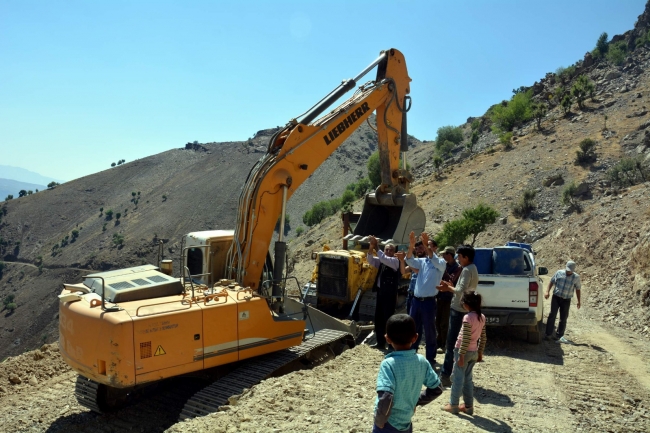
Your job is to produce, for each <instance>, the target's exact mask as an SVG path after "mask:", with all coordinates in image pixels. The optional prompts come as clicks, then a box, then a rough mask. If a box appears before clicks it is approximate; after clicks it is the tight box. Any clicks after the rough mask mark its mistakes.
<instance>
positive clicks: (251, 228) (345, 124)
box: [228, 49, 411, 296]
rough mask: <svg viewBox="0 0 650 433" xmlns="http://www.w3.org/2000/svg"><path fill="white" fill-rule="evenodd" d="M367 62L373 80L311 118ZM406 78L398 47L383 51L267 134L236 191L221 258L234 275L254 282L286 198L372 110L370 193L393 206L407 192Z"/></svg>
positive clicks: (353, 82) (350, 83)
mask: <svg viewBox="0 0 650 433" xmlns="http://www.w3.org/2000/svg"><path fill="white" fill-rule="evenodd" d="M374 66H377V77H376V79H375V80H374V81H370V82H368V83H365V84H363V85H361V86H360V87H359V88H358V89H357V91H356V92H355V94H354V95H353V96H352V97H351V98H349V99H348V100H346V101H345V102H343V103H342V104H341V105H339V106H338V107H337V108H335V109H334V110H332V111H331V112H330V113H328V114H326V115H324V116H322V117H321V118H318V119H317V116H319V115H321V114H322V113H323V112H324V111H325V110H326V109H327V108H328V107H329V106H330V105H331V104H333V103H334V101H336V100H337V99H338V98H340V96H342V94H344V93H345V92H347V91H348V90H350V89H351V88H353V87H354V85H356V83H357V81H358V80H360V79H361V78H362V77H363V75H365V74H366V73H367V72H368V71H369V70H370V69H372V68H373V67H374ZM410 82H411V79H410V78H409V76H408V71H407V69H406V61H405V60H404V56H403V55H402V53H401V52H399V51H398V50H396V49H390V50H386V51H383V52H382V53H381V54H380V56H379V58H378V59H377V60H376V61H375V62H373V63H372V64H371V65H370V66H368V67H367V68H365V69H364V70H363V71H362V72H361V73H360V74H359V75H357V76H356V77H355V78H354V79H350V80H347V81H344V82H343V83H342V84H341V85H340V86H339V87H337V88H336V89H335V90H334V91H332V92H331V93H330V94H329V95H328V96H326V97H325V98H324V99H323V100H322V102H320V103H319V104H317V105H316V106H314V107H313V108H312V109H311V110H309V111H308V112H307V113H306V114H305V115H304V116H303V117H302V118H301V119H300V120H296V119H294V120H292V121H291V122H289V123H288V124H287V125H286V126H285V127H284V128H283V129H281V130H280V131H278V132H277V133H276V134H275V135H274V136H273V138H272V139H271V141H270V143H269V147H268V152H267V153H266V155H265V156H264V157H262V158H261V159H260V161H259V162H258V163H257V164H256V165H255V166H254V167H253V169H252V170H251V172H250V174H249V176H248V179H247V181H246V185H245V186H244V189H243V191H242V194H241V196H240V199H239V215H238V219H237V221H238V226H237V227H236V228H235V239H234V242H233V247H232V249H231V252H230V255H229V259H228V264H229V265H228V266H229V269H233V270H235V275H234V278H235V279H236V280H237V281H239V282H240V283H241V284H242V285H243V286H245V287H251V288H252V289H254V290H258V289H259V284H260V276H261V274H262V270H263V266H264V260H265V256H266V253H267V251H268V246H269V245H270V243H271V239H272V236H273V231H274V228H275V225H276V222H277V219H278V217H279V216H281V217H283V216H284V212H285V206H286V201H287V200H288V199H289V198H290V197H291V196H292V195H293V193H294V192H295V191H296V189H297V188H298V187H299V186H300V185H301V184H302V183H303V182H304V181H305V180H306V179H307V178H308V177H309V176H310V175H311V174H312V173H313V172H314V171H315V170H316V168H318V167H319V166H320V164H321V163H322V162H323V161H325V159H327V158H328V157H329V156H330V155H331V154H332V153H333V152H334V151H335V150H336V149H337V148H338V147H339V146H340V145H341V144H342V143H343V142H344V141H345V139H347V138H348V137H349V136H350V134H352V132H353V131H354V130H355V129H357V128H358V127H359V126H360V125H361V123H362V122H364V121H366V120H367V119H368V118H369V117H370V115H371V114H372V113H373V112H376V113H377V135H378V148H379V154H380V165H381V178H382V184H381V185H380V186H379V187H378V188H377V191H376V192H375V197H378V198H377V200H379V201H383V202H390V203H392V205H393V206H398V204H395V203H396V202H399V200H400V197H403V195H404V194H405V193H406V192H408V184H409V182H410V176H409V175H408V173H406V171H405V170H402V169H400V167H399V161H400V153H401V151H402V150H406V149H405V143H406V133H405V131H403V130H402V125H403V123H405V118H406V117H405V116H406V111H407V108H408V106H409V105H410V104H409V102H408V101H409V97H408V94H409V93H410ZM283 222H284V221H282V222H281V226H282V224H283ZM280 236H281V237H280V239H279V243H278V242H276V257H275V264H276V273H275V278H274V279H276V280H277V279H278V276H279V275H280V272H279V271H278V270H277V268H278V265H280V264H281V263H282V262H283V260H282V259H283V253H284V251H283V246H282V243H283V239H282V235H280ZM280 269H281V268H280ZM276 295H277V293H274V296H276Z"/></svg>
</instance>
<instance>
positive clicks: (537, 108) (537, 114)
mask: <svg viewBox="0 0 650 433" xmlns="http://www.w3.org/2000/svg"><path fill="white" fill-rule="evenodd" d="M547 112H548V107H547V106H546V104H544V103H543V102H540V103H539V104H534V105H533V118H534V119H535V122H536V123H537V130H541V129H542V120H544V117H546V113H547Z"/></svg>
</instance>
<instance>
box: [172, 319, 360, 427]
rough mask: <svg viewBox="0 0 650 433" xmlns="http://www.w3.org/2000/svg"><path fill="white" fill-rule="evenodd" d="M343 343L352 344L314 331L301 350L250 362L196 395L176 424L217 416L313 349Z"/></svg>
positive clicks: (335, 334) (292, 349)
mask: <svg viewBox="0 0 650 433" xmlns="http://www.w3.org/2000/svg"><path fill="white" fill-rule="evenodd" d="M346 340H349V341H353V340H352V335H351V334H349V333H347V332H344V331H336V330H332V329H324V330H321V331H317V332H316V333H315V334H314V335H313V337H312V338H310V339H308V340H305V341H304V342H303V343H302V344H301V345H300V346H294V347H290V348H288V349H285V350H281V351H278V352H275V353H269V354H267V355H263V356H259V357H256V358H252V359H250V360H248V361H246V362H245V363H244V364H242V365H241V366H239V367H238V368H237V369H235V370H233V371H231V372H230V373H228V374H227V375H225V376H224V377H222V378H221V379H219V380H217V381H216V382H214V383H212V384H210V385H208V386H207V387H205V388H203V389H202V390H201V391H199V392H197V393H196V394H195V395H194V396H193V397H192V398H190V399H189V400H188V401H187V403H186V404H185V407H184V408H183V410H182V411H181V414H180V416H179V420H180V421H183V420H185V419H188V418H196V417H200V416H205V415H208V414H210V413H213V412H217V411H218V410H219V407H220V406H224V405H226V404H228V402H229V399H230V397H233V396H235V395H239V394H241V393H242V392H243V391H244V390H245V389H250V388H251V387H252V386H253V385H255V384H257V383H259V382H260V381H262V380H264V379H266V378H268V377H270V376H271V375H273V373H275V372H276V371H278V370H279V369H281V368H282V367H284V366H286V365H288V364H289V363H291V362H294V361H297V360H299V359H301V358H304V357H307V356H308V355H309V354H310V353H311V352H313V351H314V350H316V349H319V348H323V347H325V346H328V345H332V344H333V343H337V342H340V341H346Z"/></svg>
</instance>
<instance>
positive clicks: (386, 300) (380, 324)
mask: <svg viewBox="0 0 650 433" xmlns="http://www.w3.org/2000/svg"><path fill="white" fill-rule="evenodd" d="M396 304H397V293H395V292H393V291H390V290H386V291H382V290H381V287H380V288H379V289H378V290H377V305H376V306H375V333H376V334H377V344H378V345H379V346H385V345H386V322H387V321H388V319H389V318H390V316H392V315H393V314H395V306H396Z"/></svg>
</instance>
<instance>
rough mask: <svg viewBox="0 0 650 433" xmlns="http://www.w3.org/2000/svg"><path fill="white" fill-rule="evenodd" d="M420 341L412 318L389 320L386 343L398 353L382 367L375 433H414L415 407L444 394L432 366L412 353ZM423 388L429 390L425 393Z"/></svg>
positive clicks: (399, 315) (400, 317) (402, 316)
mask: <svg viewBox="0 0 650 433" xmlns="http://www.w3.org/2000/svg"><path fill="white" fill-rule="evenodd" d="M417 338H418V334H417V333H416V332H415V321H414V320H413V318H412V317H410V316H409V315H407V314H395V315H394V316H391V318H390V319H388V323H387V324H386V341H388V343H389V344H390V345H391V346H393V349H395V350H394V351H393V352H391V353H389V354H388V355H386V356H385V357H384V360H383V361H382V362H381V365H380V366H379V374H378V375H377V399H376V400H375V422H374V425H373V428H372V431H373V433H380V432H382V433H384V432H391V433H392V432H409V433H410V432H412V431H413V424H411V418H412V417H413V414H414V413H415V406H416V405H425V404H427V403H430V402H432V401H433V400H435V399H436V398H438V397H439V396H440V395H441V394H442V391H443V390H442V388H441V387H440V379H438V376H437V375H436V373H435V372H434V371H433V368H431V364H429V362H428V361H427V360H426V358H424V357H423V356H422V355H419V354H417V353H416V352H415V350H414V349H411V345H413V343H415V340H416V339H417ZM422 385H424V386H426V389H425V390H424V391H422Z"/></svg>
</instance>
